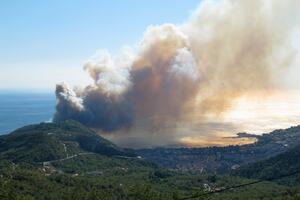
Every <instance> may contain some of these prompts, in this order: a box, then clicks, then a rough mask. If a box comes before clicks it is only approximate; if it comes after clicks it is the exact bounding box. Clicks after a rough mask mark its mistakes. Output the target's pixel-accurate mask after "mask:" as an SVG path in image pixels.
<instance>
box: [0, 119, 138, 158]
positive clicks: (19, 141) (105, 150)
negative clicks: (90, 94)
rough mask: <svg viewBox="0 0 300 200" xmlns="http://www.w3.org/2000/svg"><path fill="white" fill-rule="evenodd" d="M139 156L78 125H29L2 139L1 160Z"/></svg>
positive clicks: (68, 123)
mask: <svg viewBox="0 0 300 200" xmlns="http://www.w3.org/2000/svg"><path fill="white" fill-rule="evenodd" d="M87 153H89V154H92V153H94V154H100V155H106V156H129V157H134V156H136V155H135V154H134V153H133V152H132V151H129V150H126V149H122V148H120V147H118V146H116V145H115V144H113V143H111V142H110V141H108V140H106V139H104V138H102V137H101V136H99V135H98V134H97V133H96V132H94V131H93V130H91V129H89V128H87V127H85V126H83V125H81V124H80V123H78V122H75V121H71V120H68V121H65V122H60V123H41V124H37V125H29V126H25V127H23V128H20V129H17V130H16V131H13V132H12V133H11V134H8V135H3V136H0V159H6V160H11V161H13V162H16V163H17V162H30V163H39V162H45V161H51V160H59V159H65V158H68V157H71V156H76V155H81V154H87Z"/></svg>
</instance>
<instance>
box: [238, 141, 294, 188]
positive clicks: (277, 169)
mask: <svg viewBox="0 0 300 200" xmlns="http://www.w3.org/2000/svg"><path fill="white" fill-rule="evenodd" d="M296 171H300V146H297V147H295V148H292V149H289V150H288V151H286V152H284V153H282V154H279V155H277V156H274V157H272V158H270V159H267V160H264V161H260V162H256V163H253V164H249V165H245V166H242V167H241V168H240V169H239V170H236V171H234V172H233V174H234V175H239V176H243V177H247V178H256V179H269V178H277V177H280V176H283V175H286V174H291V173H293V172H296ZM277 182H278V183H280V184H285V185H292V186H293V185H299V186H300V174H295V175H293V176H291V177H286V178H283V179H280V180H278V181H277Z"/></svg>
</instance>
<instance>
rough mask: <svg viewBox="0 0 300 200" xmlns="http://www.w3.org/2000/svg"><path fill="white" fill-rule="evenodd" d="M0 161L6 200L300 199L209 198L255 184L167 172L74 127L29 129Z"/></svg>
mask: <svg viewBox="0 0 300 200" xmlns="http://www.w3.org/2000/svg"><path fill="white" fill-rule="evenodd" d="M230 148H231V147H230ZM298 150H299V149H298ZM289 155H290V154H289ZM297 155H298V154H291V155H290V156H297ZM283 157H284V156H283ZM298 157H299V156H298ZM0 158H1V160H0V199H1V200H21V199H22V200H33V199H34V200H46V199H49V200H51V199H57V200H58V199H66V200H68V199H70V200H94V199H95V200H97V199H103V200H104V199H105V200H106V199H107V200H110V199H116V200H119V199H120V200H123V199H124V200H125V199H132V200H152V199H153V200H154V199H155V200H156V199H162V200H168V199H175V200H176V199H178V200H179V199H182V198H183V197H188V196H194V195H197V194H199V195H200V197H198V198H195V199H212V200H213V199H222V200H223V199H225V200H227V199H228V200H229V199H243V200H244V199H297V198H298V199H299V197H300V193H299V191H298V188H297V187H291V186H287V185H281V184H278V183H275V182H262V183H259V184H256V185H251V186H247V187H243V188H239V189H234V190H227V191H224V192H222V193H216V194H211V195H203V194H205V193H207V192H210V191H219V190H222V189H224V188H227V187H231V186H235V185H239V184H245V183H249V182H251V181H253V179H247V178H242V177H238V176H229V175H222V176H221V175H216V174H205V175H203V174H197V173H190V172H180V171H176V170H170V169H166V168H162V167H159V166H158V165H156V164H153V163H151V162H149V161H147V160H145V159H143V158H140V157H136V155H135V153H134V152H133V151H131V150H128V149H122V148H119V147H117V146H116V145H114V144H112V143H111V142H109V141H108V140H105V139H104V138H102V137H100V136H99V135H97V134H96V133H95V132H94V131H92V130H90V129H88V128H86V127H84V126H82V125H81V124H79V123H77V122H74V121H66V122H63V123H58V124H54V123H42V124H39V125H32V126H27V127H24V128H21V129H18V130H16V131H14V132H13V133H11V134H9V135H6V136H1V137H0ZM274 162H275V163H277V162H280V161H278V160H276V161H274ZM289 164H291V163H289ZM297 166H298V165H297ZM297 166H296V167H297ZM235 175H236V174H235ZM237 175H241V174H237ZM250 178H253V177H250ZM254 178H260V177H258V176H257V177H254ZM201 195H202V196H201Z"/></svg>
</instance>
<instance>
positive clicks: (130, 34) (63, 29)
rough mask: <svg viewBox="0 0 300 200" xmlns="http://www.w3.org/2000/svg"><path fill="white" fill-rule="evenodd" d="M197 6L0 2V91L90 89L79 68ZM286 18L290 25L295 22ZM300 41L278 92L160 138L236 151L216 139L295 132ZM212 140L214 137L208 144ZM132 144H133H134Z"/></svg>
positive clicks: (163, 1) (95, 0) (295, 36)
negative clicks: (240, 134)
mask: <svg viewBox="0 0 300 200" xmlns="http://www.w3.org/2000/svg"><path fill="white" fill-rule="evenodd" d="M295 1H296V0H295ZM249 2H250V1H249ZM270 2H272V1H270ZM200 4H201V0H185V1H183V0H151V1H140V0H126V1H121V0H115V1H106V0H84V1H80V0H63V1H62V0H45V1H39V0H26V1H20V0H3V1H0V90H18V91H28V90H31V91H44V92H45V91H46V92H50V93H52V94H53V95H54V90H55V86H56V84H57V83H60V82H63V81H64V82H67V83H69V84H70V85H72V86H77V85H79V86H86V85H89V84H91V83H93V80H92V79H91V78H90V76H89V75H88V73H85V72H83V65H84V63H85V62H86V61H87V60H88V59H89V58H90V57H91V56H93V55H94V54H95V53H96V52H97V51H99V50H100V49H107V50H108V51H110V52H111V53H112V54H113V55H114V54H118V53H120V52H119V51H120V49H121V47H123V46H126V45H128V46H135V45H137V43H138V42H140V41H141V40H142V39H143V34H144V33H145V30H146V29H147V27H149V26H151V25H161V24H165V23H172V24H175V25H177V24H180V25H181V24H184V23H185V22H187V21H189V20H190V19H192V15H193V13H195V11H197V8H198V7H199V6H200ZM290 17H291V19H290V18H288V20H290V21H294V20H296V21H297V19H292V18H293V17H294V16H292V15H291V16H290ZM288 20H287V24H288V23H289V21H288ZM284 22H286V21H284ZM279 24H280V23H279ZM299 33H300V28H299V27H298V28H297V29H295V32H293V33H291V35H292V37H291V45H292V47H293V48H294V49H295V54H294V56H295V58H294V59H293V63H291V64H290V67H289V68H288V69H286V70H283V71H284V72H282V74H279V75H280V76H281V77H280V79H284V80H285V81H284V83H281V84H280V87H282V88H278V89H282V90H279V91H274V92H273V93H272V94H270V95H266V94H263V95H252V96H251V95H250V96H241V98H238V99H236V100H235V101H234V102H233V103H232V104H233V106H232V108H231V109H230V110H229V111H228V112H226V113H225V115H224V116H222V117H220V118H215V117H213V118H212V119H209V121H208V122H205V123H204V122H203V121H201V120H199V119H200V118H201V117H197V116H193V118H192V119H193V120H188V121H182V122H181V123H180V124H179V125H178V124H176V126H177V125H178V127H179V128H178V130H177V131H176V132H174V131H173V130H172V131H169V130H167V129H166V130H165V131H166V132H168V131H169V132H172V134H173V135H172V137H174V138H176V139H179V142H181V143H182V144H190V145H191V146H197V145H222V144H228V143H235V141H226V140H220V138H223V137H227V136H232V134H235V133H237V132H243V131H247V132H251V133H257V134H260V133H264V132H268V131H271V130H274V129H276V128H287V127H289V126H291V125H296V124H299V121H300V105H299V102H300V80H299V74H300V65H299V63H300V54H299V53H297V50H300V37H299ZM255 92H256V91H255ZM174 126H175V125H174ZM142 128H143V129H144V127H142ZM138 132H140V130H138ZM211 134H213V135H217V136H219V137H215V138H214V139H212V137H210V135H211ZM121 136H122V135H121ZM133 136H134V137H137V138H136V140H137V141H138V143H140V144H141V146H143V145H144V146H145V145H146V143H147V142H149V141H152V140H153V142H152V143H157V144H158V145H164V143H163V142H164V141H169V135H168V134H164V135H163V137H166V138H163V137H162V136H160V137H157V135H156V134H153V135H150V136H149V137H143V138H138V137H139V136H138V135H133ZM122 137H123V136H122ZM122 137H120V136H118V137H115V135H109V136H108V138H109V139H112V140H113V141H114V142H117V143H118V144H122V143H123V142H124V141H126V142H127V141H128V137H129V136H128V135H124V137H126V138H125V139H124V138H122ZM131 139H132V141H133V142H134V140H135V138H131ZM158 139H159V141H157V140H158ZM143 140H144V141H145V144H143V142H142V141H143ZM228 140H231V139H230V138H228ZM159 142H162V143H161V144H160V143H159ZM177 142H178V141H177ZM237 142H239V141H237ZM246 142H247V141H246ZM126 145H128V143H127V144H124V146H126Z"/></svg>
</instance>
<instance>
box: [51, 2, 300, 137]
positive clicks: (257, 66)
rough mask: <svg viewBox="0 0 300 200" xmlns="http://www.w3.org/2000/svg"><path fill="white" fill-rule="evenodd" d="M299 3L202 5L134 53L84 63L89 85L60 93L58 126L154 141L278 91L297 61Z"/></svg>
mask: <svg viewBox="0 0 300 200" xmlns="http://www.w3.org/2000/svg"><path fill="white" fill-rule="evenodd" d="M298 2H299V1H297V0H287V1H284V3H283V1H280V0H274V1H268V0H266V1H264V0H243V1H238V0H223V1H204V2H202V3H201V5H200V7H199V8H198V9H197V10H196V11H195V12H194V13H193V15H192V16H191V17H190V19H189V21H187V22H186V23H184V24H181V25H174V24H163V25H158V26H150V27H148V28H147V30H146V31H145V33H144V36H143V39H142V40H141V41H140V43H139V46H138V47H137V49H133V50H131V49H128V48H127V49H124V50H123V51H122V52H121V53H120V54H119V55H117V56H112V55H110V54H109V53H108V52H107V51H101V52H98V54H97V55H96V56H94V57H92V58H91V59H90V60H88V61H87V62H86V63H85V65H84V69H85V71H86V72H87V73H88V74H89V75H90V77H91V78H92V79H93V81H94V83H93V84H92V85H88V86H86V87H85V88H84V89H76V88H72V87H70V86H68V85H67V84H66V83H62V84H59V85H57V87H56V97H57V107H56V113H55V116H54V121H61V120H65V119H74V120H78V121H80V122H82V123H83V124H85V125H87V126H90V127H92V128H96V129H99V130H102V131H105V132H112V131H117V130H118V132H120V130H123V131H124V132H127V133H128V132H130V131H131V130H133V129H135V128H136V127H138V126H139V124H143V126H144V128H145V129H149V130H148V131H144V133H145V132H148V133H151V132H155V131H156V130H160V129H163V128H165V127H168V126H170V125H174V126H176V123H177V122H181V121H184V120H187V119H188V118H189V117H190V116H192V115H191V113H196V114H197V115H196V116H197V118H199V120H201V119H205V118H206V117H207V116H208V115H220V114H222V113H223V112H224V111H226V110H227V109H228V108H230V106H231V104H232V100H233V99H235V98H237V97H239V96H241V95H244V94H246V93H247V92H249V91H255V90H260V89H270V88H273V87H276V81H277V80H278V77H279V75H281V74H282V71H283V69H284V68H286V67H288V66H289V64H290V62H291V61H292V58H293V57H292V55H293V53H294V52H293V49H292V48H291V46H290V33H291V32H292V30H293V28H294V27H295V23H296V21H297V20H295V19H296V14H297V9H292V8H299V6H300V5H299V4H300V3H298ZM293 19H294V20H293ZM164 138H165V137H164ZM172 140H173V139H172Z"/></svg>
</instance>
